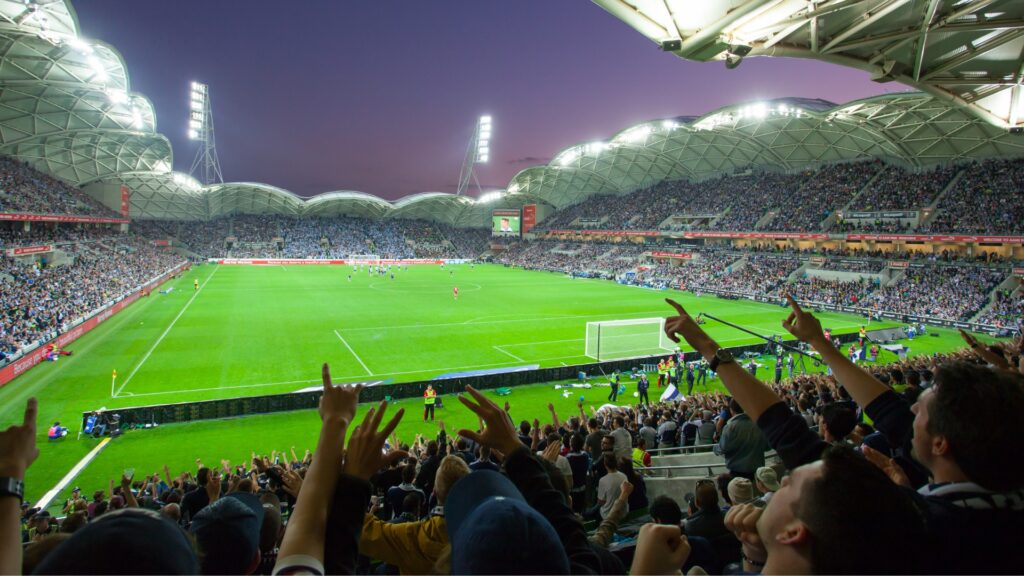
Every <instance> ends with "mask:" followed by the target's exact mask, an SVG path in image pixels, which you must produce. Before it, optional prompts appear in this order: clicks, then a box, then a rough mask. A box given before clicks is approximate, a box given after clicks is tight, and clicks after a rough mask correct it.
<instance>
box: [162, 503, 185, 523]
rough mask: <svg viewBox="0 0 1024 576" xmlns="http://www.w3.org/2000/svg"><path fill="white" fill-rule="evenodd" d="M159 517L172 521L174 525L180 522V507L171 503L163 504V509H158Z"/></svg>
mask: <svg viewBox="0 0 1024 576" xmlns="http://www.w3.org/2000/svg"><path fill="white" fill-rule="evenodd" d="M160 515H161V516H163V517H165V518H168V519H170V520H173V521H174V523H175V524H177V523H178V522H180V521H181V505H179V504H178V503H177V502H171V503H170V504H164V507H163V508H161V509H160Z"/></svg>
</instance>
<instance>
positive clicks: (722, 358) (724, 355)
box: [708, 348, 736, 372]
mask: <svg viewBox="0 0 1024 576" xmlns="http://www.w3.org/2000/svg"><path fill="white" fill-rule="evenodd" d="M735 361H736V359H735V358H733V356H732V352H729V351H728V350H726V349H725V348H719V349H718V350H715V357H714V358H712V359H711V362H709V363H708V368H710V369H711V371H712V372H718V365H719V364H732V363H733V362H735Z"/></svg>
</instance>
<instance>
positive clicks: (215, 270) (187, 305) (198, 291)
mask: <svg viewBox="0 0 1024 576" xmlns="http://www.w3.org/2000/svg"><path fill="white" fill-rule="evenodd" d="M217 270H220V266H217V267H215V268H214V269H213V272H210V275H209V276H207V277H206V280H205V281H204V282H203V285H202V286H200V287H199V289H198V290H196V293H195V294H193V295H192V297H191V298H189V299H188V302H186V303H185V306H184V307H183V308H182V309H181V312H178V315H177V316H175V317H174V320H171V323H170V325H169V326H167V329H166V330H164V333H163V334H161V335H160V337H159V338H157V339H156V342H154V343H153V346H152V347H151V348H150V349H149V351H147V352H146V355H145V356H143V357H142V360H140V361H139V363H138V364H136V365H135V368H134V369H133V370H132V373H131V374H129V375H128V377H127V378H125V380H124V383H123V384H121V387H120V388H118V389H117V391H116V392H114V394H113V395H112V397H113V398H117V395H118V394H120V393H121V391H122V390H124V387H125V386H127V385H128V383H129V382H131V380H132V377H134V376H135V373H136V372H138V371H139V368H142V365H143V364H145V363H146V360H149V357H150V355H151V354H153V350H156V347H157V346H159V345H160V343H161V342H163V341H164V338H165V337H166V336H167V334H168V333H169V332H170V331H171V328H174V325H175V324H177V323H178V319H179V318H181V316H182V314H184V313H185V310H188V307H189V306H191V305H192V302H193V301H194V300H195V299H196V296H199V293H200V292H202V291H203V288H206V284H207V283H208V282H209V281H210V278H213V275H214V274H216V273H217ZM133 396H134V394H133Z"/></svg>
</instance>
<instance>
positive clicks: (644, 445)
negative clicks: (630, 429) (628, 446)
mask: <svg viewBox="0 0 1024 576" xmlns="http://www.w3.org/2000/svg"><path fill="white" fill-rule="evenodd" d="M636 447H637V448H647V440H645V439H644V438H643V437H640V438H637V440H636Z"/></svg>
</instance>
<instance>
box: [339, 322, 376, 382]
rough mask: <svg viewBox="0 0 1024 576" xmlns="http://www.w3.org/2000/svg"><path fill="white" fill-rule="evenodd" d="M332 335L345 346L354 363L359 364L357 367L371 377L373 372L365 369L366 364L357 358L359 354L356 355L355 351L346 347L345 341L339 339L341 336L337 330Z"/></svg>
mask: <svg viewBox="0 0 1024 576" xmlns="http://www.w3.org/2000/svg"><path fill="white" fill-rule="evenodd" d="M334 335H335V336H337V337H338V340H341V343H342V344H344V345H345V348H348V351H349V352H351V353H352V357H353V358H355V359H356V362H359V365H360V366H362V367H363V370H366V373H367V374H368V375H370V376H373V372H372V371H371V370H370V369H369V368H367V367H366V362H363V359H362V358H360V357H359V354H356V351H355V350H353V349H352V347H351V346H349V345H348V342H345V339H344V338H342V337H341V334H338V331H337V330H335V331H334Z"/></svg>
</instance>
